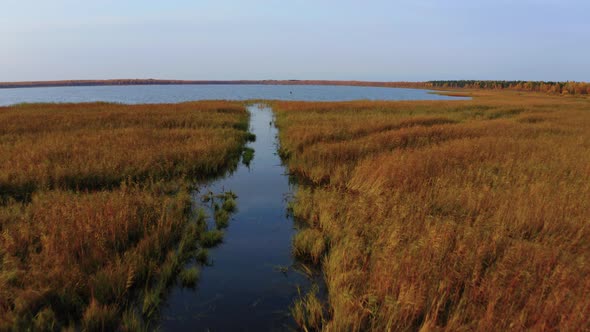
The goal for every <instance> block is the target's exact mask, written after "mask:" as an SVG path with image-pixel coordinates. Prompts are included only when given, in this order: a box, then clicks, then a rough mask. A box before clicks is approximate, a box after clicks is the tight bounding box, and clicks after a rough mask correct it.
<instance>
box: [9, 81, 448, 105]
mask: <svg viewBox="0 0 590 332" xmlns="http://www.w3.org/2000/svg"><path fill="white" fill-rule="evenodd" d="M203 99H230V100H247V99H280V100H311V101H337V100H357V99H370V100H447V99H457V98H456V97H448V96H440V95H435V94H431V93H428V91H426V90H418V89H393V88H377V87H358V86H328V85H129V86H79V87H49V88H21V89H0V105H11V104H16V103H23V102H29V103H32V102H71V103H75V102H87V101H108V102H117V103H127V104H139V103H176V102H182V101H190V100H203Z"/></svg>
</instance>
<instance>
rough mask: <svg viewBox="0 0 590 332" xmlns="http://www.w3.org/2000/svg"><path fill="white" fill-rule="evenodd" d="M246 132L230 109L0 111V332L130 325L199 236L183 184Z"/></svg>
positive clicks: (212, 168)
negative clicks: (137, 312)
mask: <svg viewBox="0 0 590 332" xmlns="http://www.w3.org/2000/svg"><path fill="white" fill-rule="evenodd" d="M247 123H248V114H247V112H246V111H245V108H244V107H243V106H242V105H241V104H237V103H230V102H197V103H184V104H174V105H136V106H128V105H116V104H104V103H94V104H65V105H63V104H46V105H44V104H31V105H19V106H14V107H4V108H0V158H1V160H2V162H1V163H0V188H1V193H2V195H1V196H2V201H3V203H2V205H0V233H1V236H0V330H5V329H15V330H26V329H40V330H41V329H49V330H57V329H60V328H63V327H67V326H70V327H71V326H78V327H82V328H84V329H86V330H101V329H107V330H110V329H113V328H117V327H121V328H123V329H125V328H130V327H129V326H125V325H124V324H126V323H125V321H128V322H129V323H128V324H138V323H137V319H135V318H133V317H135V316H134V314H133V312H134V311H133V310H132V309H131V310H130V309H129V308H135V307H137V306H141V305H140V304H138V302H140V301H137V298H138V297H140V295H142V294H144V293H145V295H144V296H143V297H144V301H143V303H144V307H143V308H142V311H143V313H144V318H149V316H150V315H151V314H152V313H153V312H154V307H157V303H159V298H161V296H163V295H164V293H165V289H166V287H167V286H168V285H170V284H171V283H172V282H174V280H175V278H176V275H177V274H178V273H179V272H180V270H181V268H182V266H184V263H185V262H186V261H187V260H188V259H190V258H191V257H193V256H194V254H196V250H197V247H196V246H197V244H198V239H199V237H200V236H201V235H202V234H203V233H204V232H205V231H206V229H205V228H204V227H203V226H204V221H203V220H201V218H198V219H197V220H196V221H191V220H194V219H192V218H191V210H192V207H191V198H190V193H189V190H190V188H191V186H193V185H194V183H195V182H196V181H198V180H199V179H204V178H207V177H210V176H213V175H217V174H220V173H222V172H223V171H224V170H226V169H228V168H231V167H232V166H235V164H237V162H238V160H239V156H240V152H241V149H242V145H243V144H244V142H245V139H246V130H247ZM123 314H124V316H125V317H127V318H125V317H124V318H125V320H124V322H123V325H122V326H121V325H119V324H120V322H119V320H120V318H121V315H123ZM129 317H132V318H133V319H131V318H129ZM134 326H135V325H134Z"/></svg>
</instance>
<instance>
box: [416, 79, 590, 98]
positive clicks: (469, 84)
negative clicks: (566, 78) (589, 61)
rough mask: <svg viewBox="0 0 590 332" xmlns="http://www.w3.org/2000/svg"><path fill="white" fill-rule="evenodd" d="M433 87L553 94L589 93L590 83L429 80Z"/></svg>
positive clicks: (428, 84)
mask: <svg viewBox="0 0 590 332" xmlns="http://www.w3.org/2000/svg"><path fill="white" fill-rule="evenodd" d="M426 84H427V86H426V87H431V88H468V89H497V90H499V89H510V90H521V91H536V92H544V93H552V94H569V95H587V94H590V83H587V82H544V81H476V80H459V81H429V82H426Z"/></svg>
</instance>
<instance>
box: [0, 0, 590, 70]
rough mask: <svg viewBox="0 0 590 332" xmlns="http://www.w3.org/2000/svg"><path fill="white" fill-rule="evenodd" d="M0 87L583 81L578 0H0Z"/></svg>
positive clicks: (585, 27) (582, 8)
mask: <svg viewBox="0 0 590 332" xmlns="http://www.w3.org/2000/svg"><path fill="white" fill-rule="evenodd" d="M2 7H3V10H2V15H1V19H0V29H1V31H3V32H4V33H3V34H2V38H1V39H0V41H1V45H2V52H0V81H30V80H61V79H65V80H68V79H109V78H159V79H212V80H215V79H218V80H226V79H336V80H349V79H353V80H376V81H421V80H434V79H500V80H559V81H565V80H576V81H590V64H589V62H588V59H590V43H588V31H590V20H589V19H588V12H590V2H588V1H583V0H575V1H574V0H522V1H509V0H496V1H487V0H486V1H468V0H451V1H444V2H443V1H436V0H418V1H385V0H383V1H382V0H379V1H366V2H360V1H346V0H345V1H333V0H327V1H322V2H319V1H298V0H292V1H278V0H277V1H264V0H254V1H248V2H246V1H236V0H232V1H215V2H214V1H207V2H206V1H190V0H175V1H166V2H164V1H155V0H143V1H140V0H128V1H115V0H102V1H98V0H89V1H74V0H55V1H43V0H37V1H33V0H4V1H3V6H2Z"/></svg>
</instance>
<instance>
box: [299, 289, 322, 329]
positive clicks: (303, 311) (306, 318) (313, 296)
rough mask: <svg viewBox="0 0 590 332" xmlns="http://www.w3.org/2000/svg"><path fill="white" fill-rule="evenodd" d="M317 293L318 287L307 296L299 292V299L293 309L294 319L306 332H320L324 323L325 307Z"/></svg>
mask: <svg viewBox="0 0 590 332" xmlns="http://www.w3.org/2000/svg"><path fill="white" fill-rule="evenodd" d="M317 293H318V287H317V285H314V286H313V287H312V288H311V290H310V291H308V292H307V293H305V294H301V291H299V298H298V299H297V300H296V301H295V304H294V305H293V306H292V307H291V315H292V316H293V319H295V322H296V323H297V325H298V326H299V327H300V328H301V329H303V330H304V331H319V330H321V327H322V324H323V323H324V305H323V304H322V301H320V299H319V298H318V296H317Z"/></svg>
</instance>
